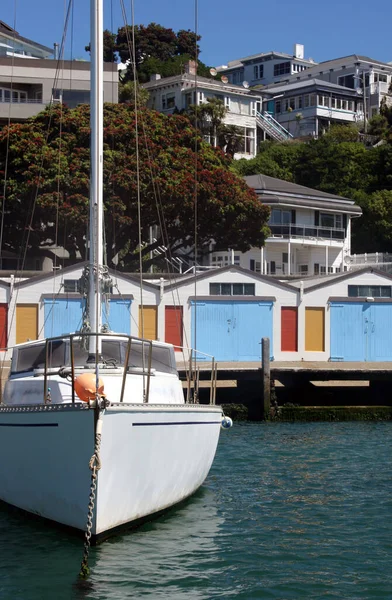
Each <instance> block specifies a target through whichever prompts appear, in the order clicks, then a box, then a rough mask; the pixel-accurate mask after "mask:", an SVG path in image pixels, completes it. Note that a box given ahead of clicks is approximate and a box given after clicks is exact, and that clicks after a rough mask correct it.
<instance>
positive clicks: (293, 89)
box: [263, 78, 364, 138]
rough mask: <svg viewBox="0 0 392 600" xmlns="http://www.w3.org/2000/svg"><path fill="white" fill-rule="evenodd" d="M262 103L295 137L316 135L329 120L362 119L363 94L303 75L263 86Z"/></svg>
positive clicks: (330, 123)
mask: <svg viewBox="0 0 392 600" xmlns="http://www.w3.org/2000/svg"><path fill="white" fill-rule="evenodd" d="M263 94H264V96H265V99H266V103H264V107H266V108H267V111H268V112H269V113H271V114H272V115H273V116H274V118H275V119H276V120H277V121H278V122H279V123H280V124H281V125H282V126H283V127H284V128H285V129H287V130H288V131H289V133H290V134H291V135H292V136H293V137H295V138H298V137H305V136H306V137H309V136H310V137H318V136H319V135H320V134H322V133H324V132H325V131H328V129H329V128H330V126H331V125H333V124H343V123H357V122H359V121H363V118H364V104H363V96H362V95H360V94H358V93H357V91H356V90H353V89H350V88H348V87H344V86H342V85H338V84H336V83H330V82H327V81H322V80H321V79H317V78H313V79H309V78H307V79H305V80H300V81H290V82H288V83H286V84H279V85H271V86H267V87H266V88H265V89H264V90H263Z"/></svg>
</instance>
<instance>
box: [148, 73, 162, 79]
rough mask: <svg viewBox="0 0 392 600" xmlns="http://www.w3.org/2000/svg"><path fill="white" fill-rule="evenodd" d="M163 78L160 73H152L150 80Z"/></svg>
mask: <svg viewBox="0 0 392 600" xmlns="http://www.w3.org/2000/svg"><path fill="white" fill-rule="evenodd" d="M160 78H161V76H160V74H159V73H154V74H153V75H150V81H159V80H160Z"/></svg>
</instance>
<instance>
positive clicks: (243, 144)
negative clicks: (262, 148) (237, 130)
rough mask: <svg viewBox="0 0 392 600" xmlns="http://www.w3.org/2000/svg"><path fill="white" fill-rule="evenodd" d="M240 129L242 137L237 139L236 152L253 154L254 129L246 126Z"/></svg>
mask: <svg viewBox="0 0 392 600" xmlns="http://www.w3.org/2000/svg"><path fill="white" fill-rule="evenodd" d="M242 131H243V137H242V138H240V140H239V146H238V148H237V152H239V153H240V154H251V155H252V156H253V155H254V152H255V131H254V129H250V128H248V127H245V128H243V129H242Z"/></svg>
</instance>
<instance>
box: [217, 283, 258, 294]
mask: <svg viewBox="0 0 392 600" xmlns="http://www.w3.org/2000/svg"><path fill="white" fill-rule="evenodd" d="M254 295H255V284H254V283H210V296H254Z"/></svg>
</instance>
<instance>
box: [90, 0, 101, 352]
mask: <svg viewBox="0 0 392 600" xmlns="http://www.w3.org/2000/svg"><path fill="white" fill-rule="evenodd" d="M90 11H91V14H90V23H91V25H90V28H91V31H90V40H91V42H90V43H91V70H90V77H91V82H90V85H91V93H90V106H91V108H90V127H91V142H90V144H91V147H90V160H91V167H90V253H89V257H90V260H89V262H90V269H89V298H88V306H89V318H90V325H91V331H92V332H93V333H97V332H100V331H101V329H102V290H101V282H102V268H103V17H102V12H103V2H102V0H90ZM97 340H98V346H97ZM97 352H98V353H99V354H100V353H101V340H100V338H97V339H94V337H90V338H89V353H90V356H91V355H92V354H94V355H95V354H96V353H97Z"/></svg>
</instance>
